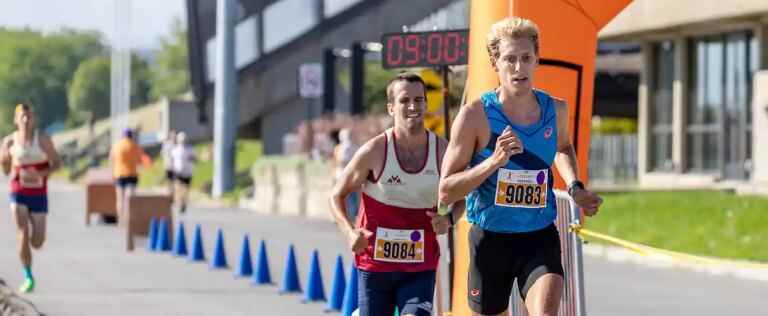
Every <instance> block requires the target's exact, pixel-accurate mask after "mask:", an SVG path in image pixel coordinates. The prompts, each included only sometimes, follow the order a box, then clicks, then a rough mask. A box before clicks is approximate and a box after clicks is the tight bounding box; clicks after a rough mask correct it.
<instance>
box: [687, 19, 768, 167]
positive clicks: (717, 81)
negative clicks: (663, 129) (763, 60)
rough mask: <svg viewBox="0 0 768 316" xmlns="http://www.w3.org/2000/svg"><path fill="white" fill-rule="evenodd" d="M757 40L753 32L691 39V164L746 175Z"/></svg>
mask: <svg viewBox="0 0 768 316" xmlns="http://www.w3.org/2000/svg"><path fill="white" fill-rule="evenodd" d="M756 56H757V44H756V41H755V39H754V36H753V35H752V33H751V32H749V31H742V32H732V33H725V34H719V35H715V36H703V37H698V38H694V39H693V40H692V41H691V67H690V68H691V80H690V85H689V87H690V98H689V104H688V116H687V118H688V121H687V127H686V135H687V136H686V137H687V146H686V147H687V148H686V154H687V158H688V159H687V161H688V164H687V166H686V167H687V168H688V169H690V170H693V171H703V172H718V171H719V172H722V175H723V176H725V177H726V178H743V177H744V176H745V175H746V174H745V171H748V168H747V166H748V161H749V159H750V157H751V145H750V142H751V130H750V128H751V127H750V126H751V125H750V124H751V113H750V112H751V111H750V110H751V98H752V95H751V94H752V75H753V74H754V71H756V68H757V66H756V64H757V60H756Z"/></svg>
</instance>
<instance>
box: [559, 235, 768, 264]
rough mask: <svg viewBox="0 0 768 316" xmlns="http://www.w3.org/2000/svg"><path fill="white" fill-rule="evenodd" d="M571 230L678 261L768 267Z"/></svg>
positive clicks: (629, 248)
mask: <svg viewBox="0 0 768 316" xmlns="http://www.w3.org/2000/svg"><path fill="white" fill-rule="evenodd" d="M570 231H572V232H574V233H576V234H577V235H579V237H581V238H584V237H591V238H595V239H600V240H603V241H607V242H609V243H612V244H615V245H617V246H621V247H623V248H626V249H628V250H631V251H633V252H636V253H638V254H640V255H642V256H650V255H660V256H665V257H667V258H669V259H672V260H674V261H678V262H694V263H698V264H703V265H708V266H720V267H722V266H731V267H740V268H749V269H768V264H764V263H756V262H746V261H732V260H724V259H717V258H709V257H702V256H696V255H691V254H687V253H682V252H676V251H671V250H666V249H659V248H654V247H651V246H646V245H643V244H638V243H634V242H631V241H627V240H623V239H619V238H616V237H613V236H608V235H605V234H601V233H598V232H595V231H591V230H589V229H586V228H584V227H583V226H581V225H576V224H571V225H570Z"/></svg>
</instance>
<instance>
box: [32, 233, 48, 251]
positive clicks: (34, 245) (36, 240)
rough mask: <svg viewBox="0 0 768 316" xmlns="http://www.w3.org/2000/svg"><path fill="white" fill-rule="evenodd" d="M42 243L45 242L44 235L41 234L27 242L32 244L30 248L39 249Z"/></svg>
mask: <svg viewBox="0 0 768 316" xmlns="http://www.w3.org/2000/svg"><path fill="white" fill-rule="evenodd" d="M44 243H45V236H41V237H38V238H34V239H32V240H31V241H30V243H29V244H30V245H31V246H32V248H35V249H40V248H42V247H43V244H44Z"/></svg>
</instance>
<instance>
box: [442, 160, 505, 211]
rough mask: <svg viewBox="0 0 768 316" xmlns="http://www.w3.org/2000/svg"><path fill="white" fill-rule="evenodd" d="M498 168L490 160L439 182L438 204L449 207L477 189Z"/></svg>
mask: <svg viewBox="0 0 768 316" xmlns="http://www.w3.org/2000/svg"><path fill="white" fill-rule="evenodd" d="M497 169H498V167H496V165H495V164H494V163H493V161H492V160H491V159H486V160H484V161H483V162H481V163H480V164H478V165H476V166H474V167H472V168H469V169H466V170H463V171H459V172H457V173H454V174H452V175H448V176H445V177H444V178H443V179H441V180H440V204H442V205H451V204H453V203H455V202H457V201H459V200H460V199H463V198H464V197H465V196H467V194H469V192H471V191H472V190H474V189H475V188H477V187H479V186H480V184H482V183H483V181H485V179H487V178H488V177H490V176H491V175H492V174H493V173H494V172H495V171H496V170H497Z"/></svg>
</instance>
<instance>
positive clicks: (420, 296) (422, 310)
mask: <svg viewBox="0 0 768 316" xmlns="http://www.w3.org/2000/svg"><path fill="white" fill-rule="evenodd" d="M407 274H408V277H407V279H406V280H404V282H402V283H401V285H400V286H399V288H398V289H397V307H398V308H399V309H400V315H404V316H405V315H408V316H430V315H432V310H433V309H434V306H433V305H434V304H433V303H432V298H433V297H434V295H435V277H436V276H435V271H425V272H415V273H407Z"/></svg>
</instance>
